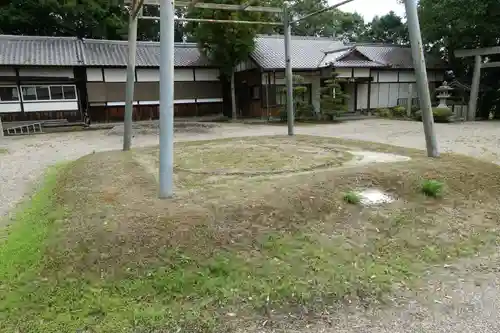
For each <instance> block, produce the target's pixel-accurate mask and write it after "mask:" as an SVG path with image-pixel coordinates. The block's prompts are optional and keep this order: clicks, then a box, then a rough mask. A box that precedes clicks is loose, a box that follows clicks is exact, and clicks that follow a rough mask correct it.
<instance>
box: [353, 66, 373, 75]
mask: <svg viewBox="0 0 500 333" xmlns="http://www.w3.org/2000/svg"><path fill="white" fill-rule="evenodd" d="M354 77H370V69H369V68H354Z"/></svg>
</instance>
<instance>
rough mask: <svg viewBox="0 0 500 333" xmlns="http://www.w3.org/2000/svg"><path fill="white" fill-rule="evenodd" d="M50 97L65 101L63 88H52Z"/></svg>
mask: <svg viewBox="0 0 500 333" xmlns="http://www.w3.org/2000/svg"><path fill="white" fill-rule="evenodd" d="M50 97H51V98H52V99H64V95H63V88H62V87H61V86H50Z"/></svg>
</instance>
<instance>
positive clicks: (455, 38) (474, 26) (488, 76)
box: [419, 0, 500, 117]
mask: <svg viewBox="0 0 500 333" xmlns="http://www.w3.org/2000/svg"><path fill="white" fill-rule="evenodd" d="M419 17H420V24H421V29H422V35H423V39H424V43H425V44H426V45H427V47H428V48H429V49H430V50H432V51H434V52H437V53H440V54H441V56H442V57H443V58H444V59H446V60H447V61H448V62H449V64H450V66H451V68H452V69H453V71H454V73H455V75H456V76H457V78H458V79H459V80H460V81H462V82H463V83H466V84H469V83H470V82H471V80H472V69H473V66H472V64H473V58H465V59H456V58H455V57H454V54H453V53H454V51H455V50H458V49H463V48H477V47H490V46H497V45H500V25H499V24H498V22H500V2H499V1H498V0H440V1H433V0H420V1H419ZM490 61H500V56H499V55H496V56H491V57H490ZM499 76H500V69H488V70H484V71H483V74H482V81H481V82H482V85H483V87H484V89H483V90H482V94H481V96H480V101H481V103H480V110H479V111H480V115H481V116H483V117H487V116H488V114H489V112H490V111H491V110H493V111H494V112H495V116H496V117H499V116H500V98H499V93H498V89H500V80H498V77H499Z"/></svg>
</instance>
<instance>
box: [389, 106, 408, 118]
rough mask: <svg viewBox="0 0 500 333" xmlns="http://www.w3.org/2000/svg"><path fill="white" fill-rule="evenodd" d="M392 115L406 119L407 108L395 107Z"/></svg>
mask: <svg viewBox="0 0 500 333" xmlns="http://www.w3.org/2000/svg"><path fill="white" fill-rule="evenodd" d="M392 114H393V115H394V116H395V117H398V118H404V117H406V108H405V107H404V106H401V105H399V106H395V107H393V108H392Z"/></svg>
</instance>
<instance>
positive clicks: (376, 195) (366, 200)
mask: <svg viewBox="0 0 500 333" xmlns="http://www.w3.org/2000/svg"><path fill="white" fill-rule="evenodd" d="M359 195H360V197H361V204H362V205H365V206H370V205H380V204H385V203H391V202H393V201H394V200H395V199H394V198H393V197H392V196H391V195H389V194H387V193H385V192H384V191H381V190H379V189H375V188H369V189H366V190H363V191H360V192H359Z"/></svg>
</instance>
